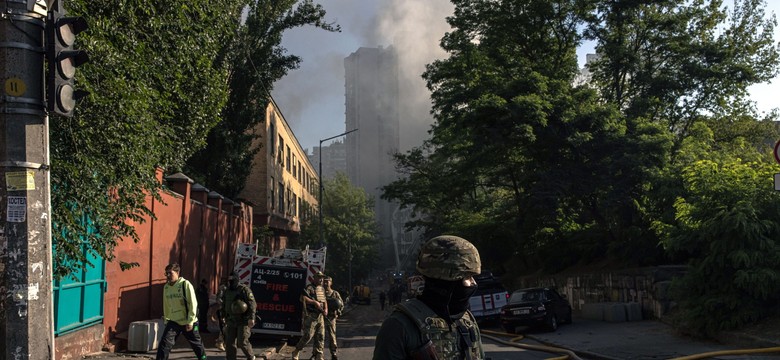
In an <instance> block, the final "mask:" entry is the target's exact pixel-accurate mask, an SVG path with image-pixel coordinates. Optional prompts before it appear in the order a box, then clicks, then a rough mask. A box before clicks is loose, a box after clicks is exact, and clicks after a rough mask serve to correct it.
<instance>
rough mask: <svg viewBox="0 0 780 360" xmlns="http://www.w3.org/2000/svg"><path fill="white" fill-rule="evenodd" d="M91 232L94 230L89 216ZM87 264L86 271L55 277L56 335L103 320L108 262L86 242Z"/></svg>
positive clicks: (83, 249) (84, 245)
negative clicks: (60, 277) (59, 277)
mask: <svg viewBox="0 0 780 360" xmlns="http://www.w3.org/2000/svg"><path fill="white" fill-rule="evenodd" d="M85 222H87V226H86V228H87V231H88V232H93V231H95V228H94V227H92V226H91V221H89V219H87V220H85ZM81 250H82V251H83V252H84V254H85V256H86V259H87V264H86V266H84V269H83V270H78V271H75V272H73V273H72V274H71V275H69V276H67V277H65V278H63V279H60V280H54V284H53V295H54V334H55V335H56V336H59V335H62V334H65V333H68V332H71V331H75V330H78V329H82V328H85V327H88V326H91V325H94V324H97V323H100V322H102V321H103V298H104V294H105V290H106V261H105V259H103V257H102V256H100V255H98V254H97V253H96V252H95V251H93V250H92V249H91V248H90V247H89V246H88V245H87V244H86V243H82V245H81Z"/></svg>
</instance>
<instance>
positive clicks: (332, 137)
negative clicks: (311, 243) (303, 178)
mask: <svg viewBox="0 0 780 360" xmlns="http://www.w3.org/2000/svg"><path fill="white" fill-rule="evenodd" d="M355 131H358V129H357V128H355V129H352V130H350V131H347V132H344V133H341V134H338V135H336V136H331V137H329V138H325V139H322V140H320V174H319V175H320V201H319V204H318V205H319V213H320V249H322V247H323V246H325V238H323V237H322V188H323V181H325V177H324V176H323V174H322V143H323V142H325V141H328V140H333V139H335V138H337V137H339V136H344V135H347V134H349V133H353V132H355Z"/></svg>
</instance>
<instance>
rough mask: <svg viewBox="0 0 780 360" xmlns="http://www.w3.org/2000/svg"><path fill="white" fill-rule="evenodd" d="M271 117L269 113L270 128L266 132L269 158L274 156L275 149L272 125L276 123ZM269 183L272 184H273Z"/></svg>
mask: <svg viewBox="0 0 780 360" xmlns="http://www.w3.org/2000/svg"><path fill="white" fill-rule="evenodd" d="M273 115H274V113H271V126H270V127H269V130H268V140H269V141H270V143H269V144H268V151H269V154H270V155H271V156H273V155H274V150H275V149H276V126H275V125H274V124H275V123H276V121H275V117H274V116H273ZM271 183H272V184H273V182H271Z"/></svg>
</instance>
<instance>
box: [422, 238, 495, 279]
mask: <svg viewBox="0 0 780 360" xmlns="http://www.w3.org/2000/svg"><path fill="white" fill-rule="evenodd" d="M481 267H482V262H481V261H480V260H479V252H478V251H477V248H476V247H475V246H474V245H472V244H471V243H470V242H468V241H466V240H465V239H463V238H460V237H457V236H452V235H442V236H437V237H435V238H433V239H430V240H428V242H426V243H425V244H423V246H422V247H421V248H420V255H419V256H418V257H417V271H418V272H420V274H422V275H425V276H427V277H429V278H434V279H441V280H449V281H452V280H461V279H465V278H468V277H471V276H474V275H479V273H480V272H481V270H480V269H481Z"/></svg>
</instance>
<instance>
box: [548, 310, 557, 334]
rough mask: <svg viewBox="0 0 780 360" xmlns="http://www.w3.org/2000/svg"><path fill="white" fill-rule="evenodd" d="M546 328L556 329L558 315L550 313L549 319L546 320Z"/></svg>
mask: <svg viewBox="0 0 780 360" xmlns="http://www.w3.org/2000/svg"><path fill="white" fill-rule="evenodd" d="M547 329H548V330H550V331H555V330H558V317H557V316H555V314H551V315H550V319H548V320H547Z"/></svg>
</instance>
